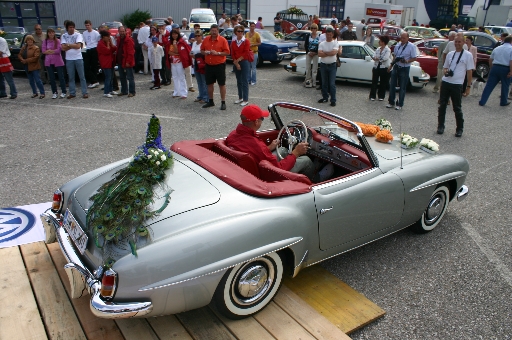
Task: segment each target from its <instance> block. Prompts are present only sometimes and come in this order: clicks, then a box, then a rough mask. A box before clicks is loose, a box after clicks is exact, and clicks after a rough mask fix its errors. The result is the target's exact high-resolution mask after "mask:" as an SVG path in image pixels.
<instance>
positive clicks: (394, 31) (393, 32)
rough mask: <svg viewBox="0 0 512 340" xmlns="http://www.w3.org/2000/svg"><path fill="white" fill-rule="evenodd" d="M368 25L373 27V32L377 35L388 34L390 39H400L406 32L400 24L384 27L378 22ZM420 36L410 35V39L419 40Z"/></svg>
mask: <svg viewBox="0 0 512 340" xmlns="http://www.w3.org/2000/svg"><path fill="white" fill-rule="evenodd" d="M368 27H371V29H372V31H373V34H374V35H375V36H377V37H380V36H382V35H385V36H388V37H389V40H394V41H397V42H398V41H400V36H401V35H402V33H403V32H404V30H403V29H402V28H400V27H399V26H392V25H384V26H383V27H382V28H381V27H380V25H377V24H369V25H368ZM419 39H420V38H418V37H413V36H409V41H411V42H413V41H416V40H419Z"/></svg>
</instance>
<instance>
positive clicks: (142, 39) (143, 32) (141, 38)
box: [137, 20, 151, 74]
mask: <svg viewBox="0 0 512 340" xmlns="http://www.w3.org/2000/svg"><path fill="white" fill-rule="evenodd" d="M149 25H151V21H150V20H146V23H145V25H144V26H142V27H141V28H139V34H138V35H137V42H138V43H139V45H140V46H141V47H142V56H143V58H144V68H143V69H142V71H143V72H144V74H148V72H151V70H149V68H148V67H149V66H150V65H148V47H147V46H146V40H148V38H149Z"/></svg>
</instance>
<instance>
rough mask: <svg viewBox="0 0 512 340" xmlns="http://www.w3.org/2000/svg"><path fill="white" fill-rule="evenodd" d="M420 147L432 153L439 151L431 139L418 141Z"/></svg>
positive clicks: (437, 145)
mask: <svg viewBox="0 0 512 340" xmlns="http://www.w3.org/2000/svg"><path fill="white" fill-rule="evenodd" d="M420 146H421V148H422V149H424V150H429V151H432V152H438V151H439V144H437V143H436V142H434V141H433V140H431V139H427V138H423V139H422V140H421V141H420Z"/></svg>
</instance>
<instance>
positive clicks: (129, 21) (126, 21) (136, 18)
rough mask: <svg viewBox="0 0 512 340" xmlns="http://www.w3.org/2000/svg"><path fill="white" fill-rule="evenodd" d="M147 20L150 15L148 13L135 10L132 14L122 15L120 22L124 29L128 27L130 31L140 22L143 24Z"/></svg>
mask: <svg viewBox="0 0 512 340" xmlns="http://www.w3.org/2000/svg"><path fill="white" fill-rule="evenodd" d="M148 19H151V13H149V11H141V10H139V9H137V10H136V11H135V12H133V13H127V14H125V15H123V17H122V18H121V22H122V23H123V25H124V26H125V27H129V28H130V29H131V30H134V29H135V27H136V26H138V25H139V23H140V22H145V21H146V20H148Z"/></svg>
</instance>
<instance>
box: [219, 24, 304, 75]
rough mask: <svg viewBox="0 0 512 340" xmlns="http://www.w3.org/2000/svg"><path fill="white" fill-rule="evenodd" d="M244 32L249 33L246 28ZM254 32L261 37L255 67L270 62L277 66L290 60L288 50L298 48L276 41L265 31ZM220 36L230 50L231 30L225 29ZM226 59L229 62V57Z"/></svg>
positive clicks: (293, 44)
mask: <svg viewBox="0 0 512 340" xmlns="http://www.w3.org/2000/svg"><path fill="white" fill-rule="evenodd" d="M245 32H246V33H247V32H249V29H248V28H246V29H245ZM256 32H258V33H259V35H260V37H261V45H260V46H259V48H258V65H257V67H261V65H263V62H265V61H270V62H271V63H272V64H279V63H280V62H281V61H283V60H285V59H291V58H292V55H291V54H290V50H294V49H296V48H297V47H298V45H297V43H294V42H287V41H284V40H281V39H277V38H276V37H274V35H273V34H272V33H270V32H269V31H267V30H260V29H257V30H256ZM220 35H221V36H223V37H224V38H226V39H227V41H228V43H229V47H230V48H231V39H232V37H233V28H226V29H225V30H223V31H222V32H221V33H220ZM228 59H229V60H231V56H230V55H229V56H228Z"/></svg>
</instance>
